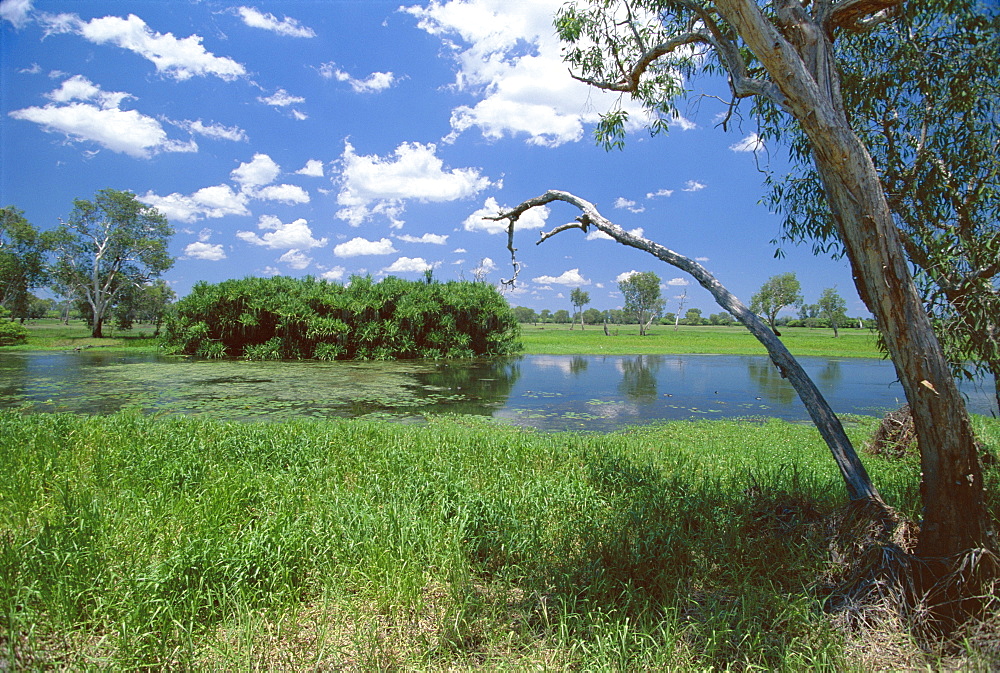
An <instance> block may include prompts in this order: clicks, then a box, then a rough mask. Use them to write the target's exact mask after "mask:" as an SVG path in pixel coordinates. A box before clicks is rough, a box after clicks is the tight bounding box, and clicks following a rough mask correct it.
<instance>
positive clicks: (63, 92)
mask: <svg viewBox="0 0 1000 673" xmlns="http://www.w3.org/2000/svg"><path fill="white" fill-rule="evenodd" d="M46 97H47V98H48V99H49V100H50V101H51V102H50V103H47V104H46V105H44V106H42V107H38V106H33V107H27V108H23V109H21V110H12V111H11V112H9V113H8V114H9V115H10V116H11V117H12V118H14V119H21V120H24V121H30V122H34V123H36V124H38V125H39V126H41V127H42V128H43V129H44V130H45V131H46V132H49V133H62V134H63V135H65V136H66V138H67V140H69V141H72V142H93V143H96V144H98V145H100V146H101V147H104V148H106V149H109V150H111V151H112V152H118V153H120V154H127V155H129V156H131V157H135V158H137V159H146V158H149V157H151V156H153V155H155V154H159V153H160V152H197V151H198V144H197V143H195V142H194V141H193V140H189V141H187V142H182V141H180V140H174V139H171V138H170V137H168V136H167V132H166V131H165V130H164V128H163V125H162V124H160V122H159V121H157V120H156V119H154V118H152V117H147V116H146V115H144V114H141V113H139V112H137V111H136V110H123V109H121V104H122V102H123V101H125V100H127V99H130V98H134V96H132V95H131V94H128V93H125V92H121V91H103V90H102V89H101V88H100V87H99V86H97V85H95V84H94V83H92V82H91V81H90V80H88V79H87V78H86V77H83V76H81V75H75V76H73V77H70V78H69V79H67V80H65V81H64V82H63V83H62V84H61V85H60V86H59V88H57V89H55V90H53V91H51V92H50V93H48V94H47V96H46Z"/></svg>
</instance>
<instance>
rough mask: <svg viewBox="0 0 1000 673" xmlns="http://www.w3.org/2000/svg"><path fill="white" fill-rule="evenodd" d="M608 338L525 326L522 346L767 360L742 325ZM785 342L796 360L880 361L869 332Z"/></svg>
mask: <svg viewBox="0 0 1000 673" xmlns="http://www.w3.org/2000/svg"><path fill="white" fill-rule="evenodd" d="M609 332H610V335H605V334H604V328H603V327H602V326H600V325H588V326H587V327H586V329H583V330H581V329H580V326H579V325H577V326H576V328H575V329H572V330H571V329H569V326H568V325H552V324H549V325H544V326H542V325H521V333H522V336H521V341H522V342H523V343H524V349H525V352H526V353H528V354H536V353H537V354H548V355H585V354H586V355H594V354H608V355H647V354H650V355H651V354H657V353H663V354H681V353H699V354H701V353H705V354H725V355H767V351H766V350H764V347H763V346H762V345H761V344H760V342H759V341H757V339H756V338H754V336H753V335H752V334H750V332H748V331H747V329H746V328H745V327H743V326H742V325H739V326H734V327H716V326H703V327H690V326H687V325H680V326H678V327H677V329H676V330H675V329H674V327H673V326H672V325H655V326H653V327H652V328H651V329H650V331H649V333H648V334H646V335H645V336H639V326H638V325H612V326H609ZM781 340H782V341H783V342H784V344H785V346H787V347H788V350H789V351H791V352H792V354H793V355H799V356H804V355H819V356H827V357H865V358H878V357H882V354H881V352H880V351H879V350H878V346H877V345H876V342H875V334H874V333H873V332H871V331H869V330H860V329H842V330H840V336H839V337H837V338H834V336H833V330H832V329H809V328H806V327H788V328H783V329H782V330H781Z"/></svg>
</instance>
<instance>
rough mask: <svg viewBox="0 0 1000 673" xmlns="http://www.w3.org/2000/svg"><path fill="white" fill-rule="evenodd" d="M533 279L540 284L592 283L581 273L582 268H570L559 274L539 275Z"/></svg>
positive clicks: (574, 284) (575, 284) (576, 284)
mask: <svg viewBox="0 0 1000 673" xmlns="http://www.w3.org/2000/svg"><path fill="white" fill-rule="evenodd" d="M531 280H532V281H533V282H535V283H538V284H539V285H566V286H570V285H573V286H579V285H590V281H589V280H587V279H586V278H584V277H583V276H581V275H580V269H570V270H569V271H565V272H563V273H562V275H559V276H538V277H537V278H532V279H531Z"/></svg>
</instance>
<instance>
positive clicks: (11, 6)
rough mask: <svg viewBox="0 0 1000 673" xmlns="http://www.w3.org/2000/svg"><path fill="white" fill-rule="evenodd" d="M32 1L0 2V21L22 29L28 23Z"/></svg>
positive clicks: (4, 0) (14, 0)
mask: <svg viewBox="0 0 1000 673" xmlns="http://www.w3.org/2000/svg"><path fill="white" fill-rule="evenodd" d="M31 2H32V0H3V2H0V19H2V20H4V21H9V22H11V23H12V24H14V27H15V28H23V27H24V26H25V25H26V24H27V23H28V21H30V20H31V19H30V14H31Z"/></svg>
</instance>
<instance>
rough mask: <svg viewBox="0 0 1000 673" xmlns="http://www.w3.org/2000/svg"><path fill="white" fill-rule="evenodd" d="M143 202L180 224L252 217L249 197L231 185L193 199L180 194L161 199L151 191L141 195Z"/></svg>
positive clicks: (210, 189) (208, 190)
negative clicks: (232, 217)
mask: <svg viewBox="0 0 1000 673" xmlns="http://www.w3.org/2000/svg"><path fill="white" fill-rule="evenodd" d="M139 200H140V201H142V202H143V203H146V204H149V205H151V206H153V207H154V208H156V209H157V210H159V211H160V212H161V213H163V214H164V215H165V216H166V217H167V218H168V219H170V220H175V221H180V222H196V221H198V220H200V219H203V218H206V217H208V218H219V217H225V216H227V215H242V216H246V215H250V211H249V210H247V195H246V194H242V193H237V192H235V191H233V188H232V187H230V186H229V185H214V186H212V187H202V188H201V189H199V190H198V191H196V192H194V193H193V194H191V195H189V196H184V195H182V194H178V193H177V192H174V193H173V194H168V195H167V196H158V195H156V194H154V193H153V192H151V191H150V192H146V194H145V195H143V196H140V197H139Z"/></svg>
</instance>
